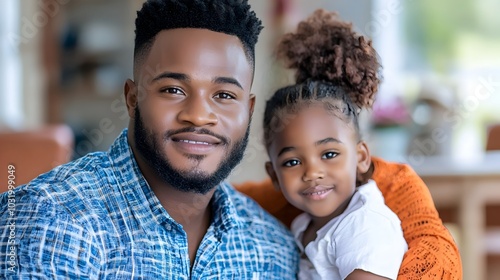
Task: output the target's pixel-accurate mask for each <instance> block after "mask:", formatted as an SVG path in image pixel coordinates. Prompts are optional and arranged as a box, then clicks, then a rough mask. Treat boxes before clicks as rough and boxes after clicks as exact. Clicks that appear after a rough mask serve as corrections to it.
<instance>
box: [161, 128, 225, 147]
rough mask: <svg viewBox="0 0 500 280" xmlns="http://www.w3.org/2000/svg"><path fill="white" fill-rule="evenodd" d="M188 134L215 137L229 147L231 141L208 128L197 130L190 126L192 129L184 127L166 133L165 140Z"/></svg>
mask: <svg viewBox="0 0 500 280" xmlns="http://www.w3.org/2000/svg"><path fill="white" fill-rule="evenodd" d="M186 132H189V133H196V134H206V135H210V136H212V137H215V138H217V139H219V140H220V141H221V143H222V144H223V145H228V144H229V142H230V140H229V139H228V138H227V137H225V136H222V135H220V134H217V133H215V132H212V131H210V130H208V129H206V128H197V127H194V126H190V127H184V128H180V129H175V130H168V131H167V132H165V134H164V135H163V140H164V141H166V140H167V139H168V138H171V137H172V136H174V135H175V134H178V133H186Z"/></svg>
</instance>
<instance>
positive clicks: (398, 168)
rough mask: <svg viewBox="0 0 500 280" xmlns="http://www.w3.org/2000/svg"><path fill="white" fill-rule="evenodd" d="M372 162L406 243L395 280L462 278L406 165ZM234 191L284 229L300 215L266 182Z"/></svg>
mask: <svg viewBox="0 0 500 280" xmlns="http://www.w3.org/2000/svg"><path fill="white" fill-rule="evenodd" d="M372 160H373V163H374V170H373V176H372V177H373V179H374V180H375V181H376V182H377V185H378V187H379V188H380V190H381V192H382V194H383V195H384V198H385V203H386V204H387V206H389V208H391V210H392V211H393V212H394V213H396V215H398V217H399V219H400V220H401V226H402V228H403V233H404V237H405V240H406V242H407V243H408V252H406V254H405V256H404V258H403V263H402V265H401V268H400V270H399V275H398V279H433V280H434V279H462V262H461V260H460V255H459V252H458V248H457V245H456V244H455V241H454V240H453V238H452V236H451V235H450V233H449V232H448V230H447V229H446V228H445V227H444V226H443V223H442V221H441V219H440V218H439V215H438V213H437V211H436V208H435V207H434V203H433V201H432V198H431V195H430V193H429V190H428V189H427V187H426V185H425V183H424V182H423V181H422V179H420V177H418V175H417V174H416V173H415V172H414V171H413V170H412V169H411V168H410V167H409V166H407V165H404V164H398V163H389V162H386V161H383V160H381V159H377V158H373V159H372ZM236 188H237V189H238V190H239V191H241V192H243V193H245V194H247V195H248V196H250V197H252V198H253V199H254V200H256V201H257V202H258V203H259V204H260V205H261V206H262V207H263V208H264V209H266V210H267V211H268V212H270V213H271V214H272V215H274V216H275V217H276V218H278V219H279V220H280V221H282V222H283V223H284V224H285V225H287V226H290V224H291V221H292V220H293V219H294V218H295V217H296V216H297V215H298V214H300V211H299V210H298V209H296V208H295V207H293V206H292V205H290V204H289V203H288V202H287V201H286V200H285V198H284V197H283V195H282V194H281V193H280V192H278V191H276V190H274V188H273V185H272V183H271V180H270V179H266V180H265V181H262V182H248V183H243V184H240V185H237V186H236Z"/></svg>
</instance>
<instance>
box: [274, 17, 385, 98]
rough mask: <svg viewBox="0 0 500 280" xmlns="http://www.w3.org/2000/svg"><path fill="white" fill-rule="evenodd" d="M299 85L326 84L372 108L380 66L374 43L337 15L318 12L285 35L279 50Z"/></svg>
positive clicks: (278, 52) (279, 55)
mask: <svg viewBox="0 0 500 280" xmlns="http://www.w3.org/2000/svg"><path fill="white" fill-rule="evenodd" d="M277 54H278V58H280V59H283V60H284V61H285V63H286V65H287V67H288V68H291V69H296V71H297V72H296V82H297V83H302V82H304V81H306V80H308V79H312V80H319V81H327V82H331V83H333V84H335V85H338V86H341V87H342V88H344V90H346V91H347V92H348V93H349V95H350V97H351V99H352V101H353V102H354V103H355V104H356V105H357V106H358V107H359V108H370V107H371V106H372V104H373V101H374V100H375V93H376V92H377V90H378V85H379V83H380V77H379V72H380V68H381V66H380V63H379V61H378V57H377V53H376V52H375V49H373V47H372V42H371V41H370V40H367V39H365V37H363V36H361V35H358V34H356V33H355V32H354V31H353V27H352V24H351V23H348V22H345V21H342V20H340V19H339V17H338V15H337V13H335V12H328V11H325V10H323V9H320V10H316V11H315V12H314V13H313V14H312V15H311V16H310V17H309V18H307V19H306V20H304V21H302V22H300V23H299V26H298V28H297V31H296V32H295V33H288V34H285V35H284V37H283V39H282V40H281V41H280V43H279V45H278V50H277Z"/></svg>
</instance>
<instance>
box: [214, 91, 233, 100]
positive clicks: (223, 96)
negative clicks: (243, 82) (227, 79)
mask: <svg viewBox="0 0 500 280" xmlns="http://www.w3.org/2000/svg"><path fill="white" fill-rule="evenodd" d="M215 98H220V99H234V96H232V95H231V94H229V93H227V92H219V93H217V94H216V95H215Z"/></svg>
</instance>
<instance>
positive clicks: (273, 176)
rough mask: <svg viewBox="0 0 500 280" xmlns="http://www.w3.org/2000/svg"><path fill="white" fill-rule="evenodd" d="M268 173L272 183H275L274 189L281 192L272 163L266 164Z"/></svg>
mask: <svg viewBox="0 0 500 280" xmlns="http://www.w3.org/2000/svg"><path fill="white" fill-rule="evenodd" d="M266 171H267V175H269V177H271V181H272V182H273V186H274V189H276V190H277V191H279V190H281V188H280V184H279V182H278V176H276V172H275V171H274V168H273V164H272V163H271V162H270V161H268V162H266Z"/></svg>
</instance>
